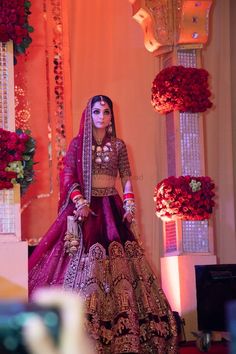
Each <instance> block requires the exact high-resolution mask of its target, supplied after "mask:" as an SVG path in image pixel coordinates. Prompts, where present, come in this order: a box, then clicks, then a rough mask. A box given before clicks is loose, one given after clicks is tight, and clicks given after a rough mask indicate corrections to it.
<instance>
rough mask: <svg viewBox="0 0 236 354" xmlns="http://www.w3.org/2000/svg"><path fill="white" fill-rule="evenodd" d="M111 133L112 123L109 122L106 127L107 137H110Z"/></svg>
mask: <svg viewBox="0 0 236 354" xmlns="http://www.w3.org/2000/svg"><path fill="white" fill-rule="evenodd" d="M112 131H113V129H112V122H110V123H109V126H108V128H107V133H108V134H109V135H111V134H112Z"/></svg>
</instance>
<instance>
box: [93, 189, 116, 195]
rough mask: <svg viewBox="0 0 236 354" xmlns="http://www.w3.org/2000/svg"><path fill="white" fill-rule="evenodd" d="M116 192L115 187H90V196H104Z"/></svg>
mask: <svg viewBox="0 0 236 354" xmlns="http://www.w3.org/2000/svg"><path fill="white" fill-rule="evenodd" d="M115 194H118V192H117V190H116V189H115V187H110V188H92V196H93V197H105V196H108V195H115Z"/></svg>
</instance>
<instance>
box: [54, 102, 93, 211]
mask: <svg viewBox="0 0 236 354" xmlns="http://www.w3.org/2000/svg"><path fill="white" fill-rule="evenodd" d="M91 102H92V99H90V100H89V101H88V104H87V106H86V108H85V110H84V112H83V114H82V117H81V121H80V129H79V133H78V135H77V136H76V137H75V138H74V139H73V140H72V141H71V143H70V146H69V148H68V151H67V153H66V156H65V158H64V168H63V170H62V172H61V174H60V201H59V205H58V208H59V211H60V212H61V211H63V210H64V208H65V207H66V206H67V205H68V203H69V199H70V193H71V192H72V191H73V190H74V189H75V188H78V189H79V190H80V191H81V193H82V194H83V196H84V198H86V199H87V201H88V202H90V199H91V180H92V109H91V108H92V107H91Z"/></svg>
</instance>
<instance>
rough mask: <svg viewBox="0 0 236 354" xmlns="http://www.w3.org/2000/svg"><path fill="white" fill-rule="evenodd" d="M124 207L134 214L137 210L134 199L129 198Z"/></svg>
mask: <svg viewBox="0 0 236 354" xmlns="http://www.w3.org/2000/svg"><path fill="white" fill-rule="evenodd" d="M123 208H124V209H125V211H126V212H128V213H130V214H132V216H134V214H135V211H136V206H135V202H134V200H131V199H128V200H125V201H124V204H123Z"/></svg>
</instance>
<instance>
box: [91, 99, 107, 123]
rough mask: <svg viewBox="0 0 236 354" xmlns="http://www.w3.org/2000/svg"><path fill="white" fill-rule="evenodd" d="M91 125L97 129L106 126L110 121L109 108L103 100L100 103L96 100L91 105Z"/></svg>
mask: <svg viewBox="0 0 236 354" xmlns="http://www.w3.org/2000/svg"><path fill="white" fill-rule="evenodd" d="M92 119H93V125H94V127H95V128H97V129H104V128H106V127H107V126H108V125H109V123H110V121H111V110H110V108H109V106H108V103H106V102H105V101H103V102H102V104H101V103H100V102H99V101H98V102H95V103H94V105H93V107H92Z"/></svg>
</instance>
